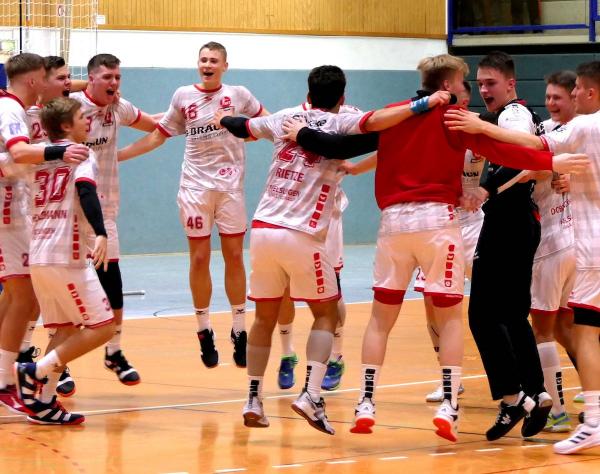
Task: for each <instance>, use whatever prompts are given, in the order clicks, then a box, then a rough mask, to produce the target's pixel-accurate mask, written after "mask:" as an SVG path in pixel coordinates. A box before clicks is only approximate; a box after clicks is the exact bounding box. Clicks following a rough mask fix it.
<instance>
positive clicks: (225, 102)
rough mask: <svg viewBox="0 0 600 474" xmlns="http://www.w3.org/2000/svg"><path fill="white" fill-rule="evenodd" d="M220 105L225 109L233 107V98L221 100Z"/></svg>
mask: <svg viewBox="0 0 600 474" xmlns="http://www.w3.org/2000/svg"><path fill="white" fill-rule="evenodd" d="M219 104H220V105H221V107H223V108H227V107H231V97H227V96H225V97H223V98H221V101H220V102H219Z"/></svg>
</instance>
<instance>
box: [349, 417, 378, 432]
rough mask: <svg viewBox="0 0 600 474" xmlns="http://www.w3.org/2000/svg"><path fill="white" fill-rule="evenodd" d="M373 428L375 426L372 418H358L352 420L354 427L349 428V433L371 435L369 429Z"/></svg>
mask: <svg viewBox="0 0 600 474" xmlns="http://www.w3.org/2000/svg"><path fill="white" fill-rule="evenodd" d="M373 426H375V419H374V418H358V419H356V420H354V425H353V426H352V428H350V433H356V434H371V433H373V430H372V429H371V428H372V427H373Z"/></svg>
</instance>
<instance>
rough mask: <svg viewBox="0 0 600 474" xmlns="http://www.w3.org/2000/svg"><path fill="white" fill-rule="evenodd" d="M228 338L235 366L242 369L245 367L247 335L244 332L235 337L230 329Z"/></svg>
mask: <svg viewBox="0 0 600 474" xmlns="http://www.w3.org/2000/svg"><path fill="white" fill-rule="evenodd" d="M230 336H231V342H232V343H233V361H234V362H235V365H237V366H238V367H239V368H241V369H243V368H244V367H246V344H247V342H248V334H247V333H246V331H242V332H240V334H239V335H238V336H236V335H235V332H234V331H233V329H232V330H231V335H230Z"/></svg>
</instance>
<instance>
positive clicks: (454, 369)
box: [440, 365, 462, 410]
mask: <svg viewBox="0 0 600 474" xmlns="http://www.w3.org/2000/svg"><path fill="white" fill-rule="evenodd" d="M440 368H441V369H442V389H443V391H444V400H449V401H450V405H452V408H454V409H455V410H456V409H458V387H460V376H461V374H462V367H458V366H454V365H442V366H441V367H440Z"/></svg>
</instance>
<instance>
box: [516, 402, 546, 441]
mask: <svg viewBox="0 0 600 474" xmlns="http://www.w3.org/2000/svg"><path fill="white" fill-rule="evenodd" d="M550 410H552V400H546V401H545V402H544V405H540V406H539V407H538V414H536V418H537V417H538V416H539V418H540V424H542V423H543V425H542V426H540V427H539V429H538V427H537V426H535V425H534V428H531V429H528V430H527V433H525V422H523V426H522V427H521V435H522V436H523V437H524V438H531V437H532V436H535V435H536V434H538V433H539V432H540V431H543V430H544V428H545V427H546V420H548V415H549V414H550ZM527 427H528V428H530V426H527Z"/></svg>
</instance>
